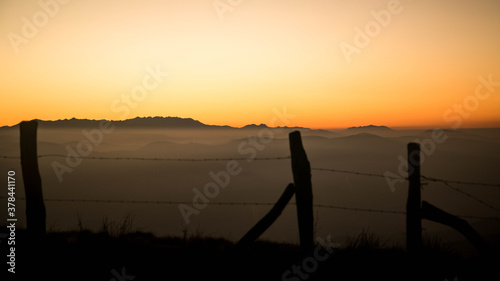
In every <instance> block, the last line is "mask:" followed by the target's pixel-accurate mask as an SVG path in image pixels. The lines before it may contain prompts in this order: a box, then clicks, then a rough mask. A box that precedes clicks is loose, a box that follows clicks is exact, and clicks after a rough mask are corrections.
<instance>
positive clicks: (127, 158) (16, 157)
mask: <svg viewBox="0 0 500 281" xmlns="http://www.w3.org/2000/svg"><path fill="white" fill-rule="evenodd" d="M44 157H62V158H66V157H68V156H67V155H63V154H42V155H38V158H44ZM0 158H4V159H20V158H21V157H19V156H0ZM72 158H76V159H87V160H137V161H175V162H204V161H232V160H236V161H242V160H249V158H248V157H246V158H243V157H241V158H159V157H98V156H77V157H73V156H72ZM290 158H291V156H280V157H260V158H259V157H256V158H253V159H252V158H250V159H252V161H256V160H257V161H269V160H284V159H290Z"/></svg>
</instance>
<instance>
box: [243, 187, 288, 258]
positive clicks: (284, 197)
mask: <svg viewBox="0 0 500 281" xmlns="http://www.w3.org/2000/svg"><path fill="white" fill-rule="evenodd" d="M294 193H295V186H294V185H293V183H291V184H289V185H288V186H287V187H286V189H285V191H284V192H283V194H281V197H280V198H279V199H278V201H277V202H276V204H275V205H274V206H273V208H272V209H271V210H270V211H269V213H267V214H266V215H265V216H264V217H263V218H262V219H261V220H260V221H259V222H258V223H257V224H256V225H255V226H254V227H252V229H250V230H249V231H248V232H247V234H245V236H243V238H241V239H240V241H238V243H236V245H235V248H240V249H241V248H243V247H245V246H247V245H248V244H250V243H252V242H254V241H255V240H257V238H259V236H261V235H262V233H264V231H266V230H267V229H268V228H269V227H270V226H271V225H272V224H273V223H274V222H275V221H276V219H277V218H278V217H279V216H280V215H281V212H283V209H285V207H286V205H287V204H288V202H289V201H290V199H292V197H293V194H294Z"/></svg>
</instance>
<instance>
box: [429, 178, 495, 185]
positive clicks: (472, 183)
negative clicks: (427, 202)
mask: <svg viewBox="0 0 500 281" xmlns="http://www.w3.org/2000/svg"><path fill="white" fill-rule="evenodd" d="M421 177H422V179H425V180H427V181H434V182H445V183H452V184H465V185H477V186H491V187H500V184H496V183H480V182H467V181H451V180H444V179H438V178H430V177H426V176H421Z"/></svg>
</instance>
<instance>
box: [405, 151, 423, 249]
mask: <svg viewBox="0 0 500 281" xmlns="http://www.w3.org/2000/svg"><path fill="white" fill-rule="evenodd" d="M408 181H409V188H408V201H407V203H406V250H407V252H408V253H410V254H415V253H418V252H419V251H420V248H421V246H422V221H421V214H420V212H421V210H420V209H421V207H420V144H418V143H409V144H408Z"/></svg>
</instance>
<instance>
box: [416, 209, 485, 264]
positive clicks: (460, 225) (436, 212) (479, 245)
mask: <svg viewBox="0 0 500 281" xmlns="http://www.w3.org/2000/svg"><path fill="white" fill-rule="evenodd" d="M422 218H424V219H428V220H431V221H435V222H437V223H441V224H444V225H447V226H449V227H451V228H453V229H455V230H457V231H458V232H460V233H461V234H462V235H463V236H465V238H467V240H469V242H470V243H471V244H472V245H473V246H474V247H475V248H476V249H477V251H478V252H479V254H481V255H482V256H485V257H491V255H492V251H491V248H490V247H489V245H488V243H486V241H485V240H484V239H483V238H482V237H481V235H479V233H477V232H476V231H475V230H474V229H473V228H472V227H471V226H470V225H469V223H468V222H467V221H466V220H464V219H461V218H459V217H457V216H454V215H452V214H449V213H447V212H445V211H443V210H441V209H439V208H437V207H435V206H433V205H431V204H430V203H428V202H426V201H423V202H422Z"/></svg>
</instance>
